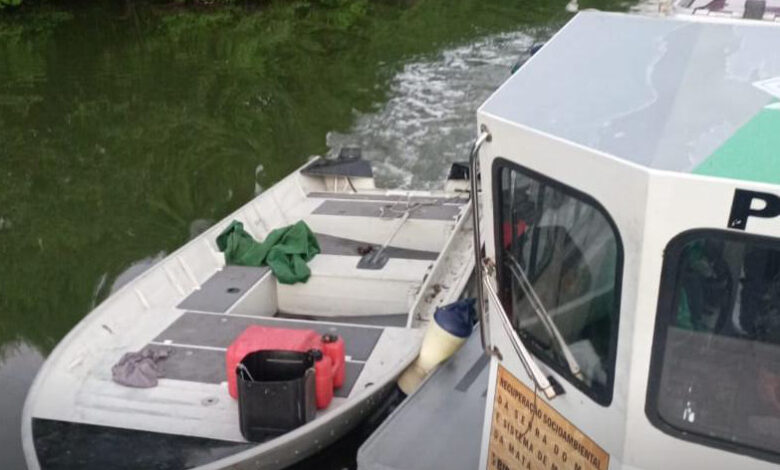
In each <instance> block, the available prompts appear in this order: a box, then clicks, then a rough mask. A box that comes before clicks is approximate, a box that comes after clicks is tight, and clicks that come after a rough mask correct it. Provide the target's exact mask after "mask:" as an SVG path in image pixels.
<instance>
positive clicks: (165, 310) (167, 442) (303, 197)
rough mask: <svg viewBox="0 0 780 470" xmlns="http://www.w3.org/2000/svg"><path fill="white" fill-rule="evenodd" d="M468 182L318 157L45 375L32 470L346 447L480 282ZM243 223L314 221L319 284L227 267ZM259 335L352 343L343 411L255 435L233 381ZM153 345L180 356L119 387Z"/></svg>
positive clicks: (257, 460)
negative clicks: (245, 425)
mask: <svg viewBox="0 0 780 470" xmlns="http://www.w3.org/2000/svg"><path fill="white" fill-rule="evenodd" d="M457 173H458V172H457V171H454V172H452V174H453V175H455V176H454V177H453V178H452V179H450V180H448V182H447V183H446V185H445V189H444V190H442V191H388V190H382V189H376V188H375V186H374V180H373V176H372V173H371V169H370V165H369V164H368V163H367V162H365V161H363V160H361V159H360V158H359V157H351V158H350V157H345V158H341V157H340V158H338V159H334V160H325V159H321V158H317V159H314V160H312V161H310V162H308V163H307V164H306V165H304V166H303V167H302V168H300V169H299V170H297V171H295V172H294V173H292V174H291V175H289V176H287V177H286V178H285V179H283V180H282V181H280V182H278V183H277V184H276V185H274V186H273V187H272V188H270V189H269V190H267V191H265V192H263V193H262V194H260V195H259V196H257V197H256V198H255V199H253V200H252V201H250V202H248V203H247V204H246V205H244V206H243V207H241V208H240V209H238V210H237V211H236V212H234V213H233V214H230V215H229V216H228V217H226V218H225V219H224V220H223V221H221V222H220V223H218V224H216V225H214V226H213V227H211V228H210V229H209V230H207V231H206V232H204V233H203V234H201V235H200V236H198V237H197V238H195V239H193V240H191V241H190V242H189V243H187V244H186V245H184V246H183V247H181V248H180V249H179V250H177V251H175V252H173V253H172V254H170V255H169V256H167V257H166V258H165V259H163V260H162V261H160V262H159V263H157V264H156V265H155V266H154V267H152V268H150V269H149V270H148V271H146V272H145V273H144V274H142V275H141V276H139V277H137V278H136V279H134V280H133V281H131V282H130V283H128V284H126V285H125V286H124V287H123V288H121V290H119V291H118V292H116V293H115V294H113V295H112V296H111V297H109V298H108V299H107V300H106V301H104V302H103V303H102V304H101V305H99V306H98V307H97V308H95V310H94V311H92V312H91V313H90V314H89V315H88V316H86V317H85V318H84V319H83V320H82V321H81V322H80V323H79V324H78V325H76V327H74V328H73V330H71V331H70V333H69V334H68V335H67V336H66V337H65V338H64V339H63V340H62V341H61V342H60V344H59V345H58V346H57V347H56V348H55V350H54V351H53V352H52V354H51V355H50V356H49V358H48V359H47V361H46V363H45V364H44V366H43V367H42V368H41V370H40V371H39V373H38V376H37V377H36V379H35V382H34V384H33V386H32V388H31V389H30V392H29V395H28V397H27V401H26V403H25V406H24V411H23V418H22V423H23V424H22V439H23V444H24V451H25V455H26V459H27V464H28V466H29V468H30V469H44V470H51V469H72V468H79V469H108V468H111V469H122V468H126V469H139V468H158V469H162V468H164V469H178V468H198V469H216V468H242V469H243V468H252V469H275V468H282V467H285V466H288V465H291V464H293V463H295V462H297V461H300V460H302V459H304V458H305V457H307V456H309V455H311V454H313V453H315V452H317V451H318V450H320V449H323V448H325V447H326V446H328V445H329V444H330V443H332V442H333V441H335V440H337V439H338V438H339V437H341V436H342V435H344V434H345V433H346V432H348V431H349V430H350V429H352V428H354V427H355V426H356V425H357V424H359V423H360V421H361V419H362V418H364V417H366V416H367V415H368V414H370V413H371V412H372V410H373V409H374V408H375V407H376V406H378V405H379V404H380V403H381V402H382V400H383V398H384V397H385V394H386V393H387V392H388V391H389V390H390V389H391V387H392V386H393V385H394V381H395V380H396V378H397V377H398V375H399V374H400V373H401V372H402V371H403V370H404V369H405V368H406V367H407V366H408V365H409V364H410V363H411V362H412V361H413V360H414V359H415V358H416V356H417V354H418V350H419V348H420V342H421V339H422V337H423V334H422V332H423V328H424V327H425V326H426V325H427V324H428V323H429V321H430V319H431V318H432V314H433V313H434V310H435V309H436V307H437V306H439V305H442V304H446V303H449V302H452V301H454V300H457V299H458V298H459V297H460V296H461V294H462V293H463V291H464V288H465V286H466V284H467V282H468V280H469V278H470V276H471V274H472V270H473V255H472V251H473V247H472V230H471V217H472V215H471V203H470V200H469V193H468V191H467V190H466V188H467V186H468V183H467V182H466V181H465V180H463V179H458V175H457ZM460 176H461V177H462V176H463V175H460ZM233 220H238V221H240V222H242V223H243V224H244V228H245V229H246V230H247V231H248V232H249V233H250V234H252V235H253V236H254V238H256V239H258V240H262V239H263V238H264V237H265V236H266V235H267V234H268V233H269V232H270V231H271V230H273V229H275V228H278V227H282V226H286V225H289V224H292V223H295V222H297V221H299V220H303V221H305V222H306V224H307V225H308V226H309V227H310V228H311V229H312V231H313V232H314V233H315V235H316V238H317V239H318V242H319V245H320V248H321V253H320V254H318V255H317V256H316V257H314V259H312V260H311V261H310V262H309V268H310V269H311V277H310V278H309V280H308V281H307V282H306V283H298V284H280V283H278V282H277V280H276V278H275V276H274V274H273V273H272V272H271V271H270V270H269V269H268V268H267V267H243V266H226V265H225V261H224V256H223V254H222V253H220V252H219V251H218V249H217V245H216V243H215V239H216V237H217V235H218V234H219V233H220V232H222V230H224V229H225V228H226V227H227V226H228V224H230V223H231V222H232V221H233ZM369 246H370V247H372V249H373V252H372V253H368V254H365V251H366V249H367V247H369ZM251 325H261V326H270V327H278V328H286V329H313V330H315V331H318V332H321V333H323V334H326V333H332V334H337V335H339V336H340V337H341V338H343V340H344V342H345V345H346V379H345V383H344V385H343V386H342V387H340V388H338V389H336V390H335V397H334V399H333V401H332V402H331V403H330V405H329V406H328V407H327V408H325V409H323V410H319V411H318V412H317V414H316V417H315V418H314V419H313V420H312V421H310V422H308V423H306V424H304V425H303V426H301V427H298V428H296V429H294V430H292V431H289V432H287V433H285V434H282V435H280V436H278V437H275V438H272V439H270V440H268V441H265V442H261V443H255V442H247V441H246V440H245V439H244V437H243V436H242V434H241V432H240V429H239V416H238V413H239V411H238V404H237V401H236V400H234V399H233V398H231V397H230V396H229V394H228V387H227V383H226V371H225V353H226V348H227V347H228V345H229V344H230V343H231V342H232V341H233V340H234V338H235V337H236V336H238V335H239V334H240V333H241V332H242V331H244V330H245V329H246V328H247V327H248V326H251ZM144 349H146V350H154V351H157V350H165V351H167V352H169V353H170V354H169V356H168V358H167V359H166V360H165V361H164V365H163V367H164V375H163V377H162V378H160V379H159V383H158V385H157V386H155V387H152V388H130V387H125V386H122V385H119V384H118V383H115V382H114V381H113V380H112V373H111V370H112V366H113V365H114V364H115V363H117V361H118V360H119V359H120V358H121V357H122V356H123V355H124V354H125V353H127V352H133V351H140V350H144Z"/></svg>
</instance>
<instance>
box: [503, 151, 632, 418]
mask: <svg viewBox="0 0 780 470" xmlns="http://www.w3.org/2000/svg"><path fill="white" fill-rule="evenodd" d="M504 169H508V170H512V171H516V172H518V173H520V174H522V175H523V176H526V177H528V178H531V179H534V180H536V181H538V182H539V183H542V184H544V185H547V186H549V187H551V188H553V189H555V190H557V191H560V192H561V193H563V194H564V195H566V196H569V197H572V198H574V199H577V200H578V201H580V202H584V203H586V204H589V205H590V206H591V207H593V208H594V209H596V210H597V211H598V212H599V213H600V214H601V215H602V216H603V217H604V219H605V220H606V221H607V224H608V225H609V227H610V228H611V229H612V234H613V236H614V237H615V244H616V254H615V291H614V299H613V303H614V312H615V315H614V317H613V318H612V319H611V323H610V330H611V331H610V338H609V354H608V356H607V358H606V361H605V364H604V365H605V370H606V371H607V383H606V385H605V386H604V390H603V391H600V390H599V389H596V388H593V387H588V386H587V385H586V384H585V383H584V382H582V381H580V380H578V379H577V378H576V377H574V375H573V374H572V373H571V371H569V370H568V368H566V366H565V365H562V364H558V363H557V362H555V361H553V360H551V359H549V358H548V357H546V356H544V355H541V354H538V352H537V349H536V347H535V346H534V345H533V344H528V345H526V347H527V348H528V350H529V351H530V352H531V353H532V354H533V355H534V357H536V358H537V359H539V360H540V361H541V362H542V363H544V364H545V365H547V366H548V367H550V368H551V369H552V370H554V371H555V372H556V373H557V374H558V375H560V376H561V377H562V378H564V379H566V382H568V383H569V384H571V385H572V386H574V387H575V388H576V389H578V390H579V391H581V392H582V393H584V394H585V395H587V396H588V397H589V398H590V399H591V400H593V401H594V402H595V403H597V404H599V405H601V406H603V407H609V406H610V405H611V404H612V398H613V396H614V389H615V374H616V369H615V364H616V362H617V344H618V333H619V326H620V313H621V310H620V309H621V306H622V297H623V269H624V254H623V253H624V252H623V238H622V237H621V234H620V230H618V227H617V224H615V221H614V220H613V219H612V216H611V215H610V213H609V211H607V209H606V208H605V207H604V206H603V205H602V204H601V203H600V202H599V201H598V200H596V199H595V198H594V197H593V196H590V195H589V194H587V193H585V192H583V191H580V190H578V189H575V188H573V187H571V186H569V185H567V184H564V183H561V182H560V181H557V180H554V179H552V178H550V177H548V176H545V175H543V174H541V173H539V172H536V171H534V170H532V169H530V168H528V167H525V166H523V165H520V164H518V163H516V162H513V161H510V160H508V159H506V158H504V157H497V158H495V159H494V160H493V164H492V175H491V177H492V183H493V185H492V186H493V188H492V189H493V243H494V245H493V246H494V247H495V248H496V266H497V269H496V277H497V280H498V286H499V291H500V290H502V289H501V288H502V287H503V286H504V285H505V283H506V282H507V279H505V276H504V274H503V271H504V270H503V269H500V266H502V263H503V261H504V259H503V258H504V253H503V249H502V248H501V247H502V244H501V235H502V230H501V222H502V221H501V208H502V207H503V198H502V191H501V171H502V170H504ZM499 315H501V313H499Z"/></svg>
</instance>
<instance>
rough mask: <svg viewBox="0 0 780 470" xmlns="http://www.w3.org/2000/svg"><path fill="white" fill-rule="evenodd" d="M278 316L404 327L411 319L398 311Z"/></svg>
mask: <svg viewBox="0 0 780 470" xmlns="http://www.w3.org/2000/svg"><path fill="white" fill-rule="evenodd" d="M276 318H286V319H288V320H307V321H323V320H326V321H328V322H329V323H349V324H352V325H367V326H395V327H398V328H403V327H405V326H406V323H407V321H408V320H409V314H408V313H398V314H391V315H354V316H352V315H350V316H340V317H339V316H336V317H317V316H314V315H298V314H295V313H283V312H279V313H277V314H276Z"/></svg>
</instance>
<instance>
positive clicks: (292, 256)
mask: <svg viewBox="0 0 780 470" xmlns="http://www.w3.org/2000/svg"><path fill="white" fill-rule="evenodd" d="M217 246H218V247H219V251H221V252H223V253H224V254H225V263H227V264H235V265H239V266H268V267H270V268H271V271H273V273H274V274H275V275H276V279H278V280H279V282H281V283H282V284H295V283H296V282H306V281H307V280H308V279H309V276H310V275H311V270H310V269H309V266H307V265H306V263H308V262H309V261H311V259H312V258H314V256H315V255H316V254H317V253H319V252H320V245H319V243H317V239H316V238H315V237H314V234H313V233H312V231H311V229H310V228H309V226H308V225H306V223H305V222H303V221H299V222H298V223H296V224H293V225H288V226H287V227H282V228H278V229H276V230H274V231H273V232H271V233H269V234H268V237H266V239H265V241H263V242H262V243H259V242H257V241H255V239H254V238H252V235H250V234H249V233H247V232H246V231H245V230H244V224H242V223H241V222H238V221H236V220H234V221H233V222H231V224H230V225H229V226H228V228H226V229H225V230H224V231H223V232H222V233H220V234H219V236H218V237H217Z"/></svg>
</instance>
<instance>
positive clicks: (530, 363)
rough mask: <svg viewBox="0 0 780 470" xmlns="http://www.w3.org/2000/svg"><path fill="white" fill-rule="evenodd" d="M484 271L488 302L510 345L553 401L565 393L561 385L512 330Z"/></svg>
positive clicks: (532, 377)
mask: <svg viewBox="0 0 780 470" xmlns="http://www.w3.org/2000/svg"><path fill="white" fill-rule="evenodd" d="M484 271H485V268H484V267H483V268H482V284H483V286H484V288H485V290H486V291H487V293H488V300H489V301H490V302H491V303H492V304H493V305H494V307H495V308H496V309H497V310H498V315H497V317H498V318H499V319H500V320H501V324H502V326H503V327H504V330H506V332H507V333H508V334H509V335H510V336H511V341H510V343H511V344H512V346H513V347H514V349H515V353H516V354H517V357H519V358H520V362H521V363H522V364H523V368H525V371H526V372H527V373H528V375H529V376H530V377H531V380H533V381H534V383H535V384H536V386H537V387H538V388H539V389H540V390H541V391H542V392H543V393H544V394H545V396H546V397H547V399H549V400H552V399H553V398H555V397H557V396H558V395H560V394H562V393H563V391H562V390H561V389H560V385H557V383H556V382H553V378H552V377H549V378H548V377H545V375H544V372H542V369H541V368H540V367H539V364H537V363H536V361H535V360H534V356H533V355H532V354H531V353H530V352H529V351H528V349H527V348H526V347H525V344H523V341H522V340H521V339H520V337H519V336H518V335H517V331H515V329H514V328H512V324H511V323H509V316H508V315H507V314H506V312H505V311H504V307H503V306H502V305H501V299H499V298H498V294H496V290H495V289H494V288H493V285H492V284H491V283H490V276H489V275H488V274H487V273H486V272H484Z"/></svg>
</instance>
